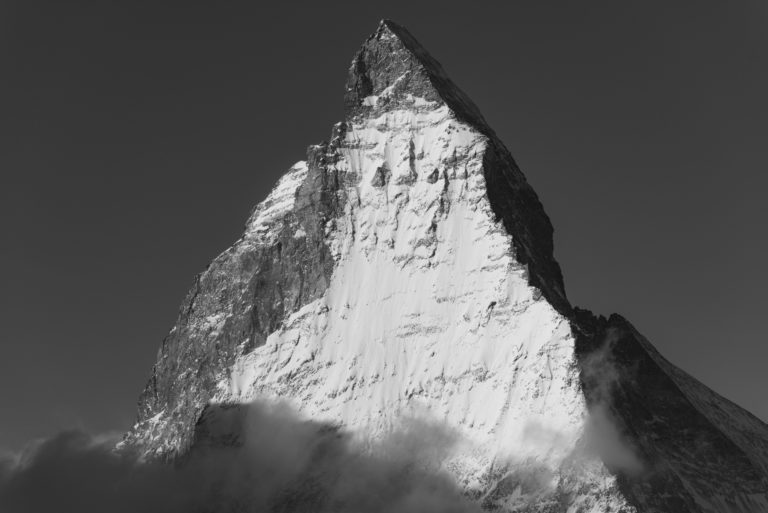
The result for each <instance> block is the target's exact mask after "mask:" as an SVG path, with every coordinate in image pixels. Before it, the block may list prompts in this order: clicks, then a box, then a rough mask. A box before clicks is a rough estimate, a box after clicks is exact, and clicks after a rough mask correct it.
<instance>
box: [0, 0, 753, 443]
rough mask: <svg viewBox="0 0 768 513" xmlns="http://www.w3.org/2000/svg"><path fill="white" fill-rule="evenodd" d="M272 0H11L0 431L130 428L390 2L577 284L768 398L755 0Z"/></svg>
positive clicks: (2, 24) (693, 365)
mask: <svg viewBox="0 0 768 513" xmlns="http://www.w3.org/2000/svg"><path fill="white" fill-rule="evenodd" d="M260 4H262V2H256V1H249V2H243V3H236V2H205V3H203V2H200V3H199V4H196V3H195V2H178V3H168V2H161V1H153V2H141V1H114V2H92V3H88V2H58V1H51V2H39V1H33V0H32V1H31V0H24V1H8V0H0V170H1V172H2V182H1V183H0V208H1V209H2V212H0V222H2V233H3V237H2V248H1V249H0V259H1V260H0V263H1V264H2V271H3V286H2V295H0V297H1V298H2V305H0V312H1V313H0V315H1V316H2V317H1V318H0V320H1V321H2V338H0V341H1V343H2V346H1V347H0V349H2V353H0V405H1V407H2V413H0V448H16V447H18V446H20V445H21V444H22V443H23V442H24V441H26V440H29V439H30V438H33V437H38V436H43V435H49V434H52V433H53V432H55V431H57V430H59V429H61V428H65V427H83V428H86V429H90V430H92V431H104V430H124V429H126V428H127V427H128V426H129V425H130V424H131V423H132V421H133V419H134V417H135V402H136V399H137V396H138V394H139V392H140V390H141V389H142V387H143V385H144V383H145V381H146V379H147V378H148V376H149V373H150V370H151V366H152V363H153V361H154V358H155V353H156V350H157V347H158V346H159V344H160V341H161V340H162V338H163V337H164V335H165V334H166V333H167V331H168V330H169V329H170V327H171V326H172V324H173V322H174V320H175V316H176V312H177V308H178V306H179V303H180V302H181V299H182V298H183V296H184V294H185V293H186V291H187V288H188V287H189V286H190V285H191V284H192V281H193V277H194V275H195V274H196V273H197V272H199V271H201V270H202V269H203V268H204V267H205V265H206V264H207V263H208V262H209V261H210V260H211V259H212V258H213V257H214V256H215V255H216V254H217V253H219V252H220V251H222V250H223V249H225V248H226V247H227V246H228V245H229V244H230V243H232V242H233V241H234V240H235V239H236V238H237V237H238V236H239V235H240V232H241V230H242V226H243V224H244V221H245V219H246V217H247V215H248V212H249V210H250V209H251V207H252V206H253V205H254V204H255V203H256V202H258V201H259V200H261V199H262V198H263V197H264V196H265V195H266V194H267V193H268V191H269V189H270V188H271V186H272V185H273V183H274V182H275V180H276V179H277V178H278V177H279V176H280V174H281V173H282V172H283V171H284V170H286V169H287V168H288V167H289V166H290V165H291V164H293V163H294V162H295V161H297V160H300V159H302V158H303V155H304V150H305V148H306V146H307V145H309V144H312V143H316V142H319V141H321V140H323V139H326V138H327V137H328V135H329V133H330V127H331V125H332V124H333V123H334V122H335V121H338V120H339V119H341V116H342V105H343V104H342V96H343V84H344V80H345V78H346V70H347V67H348V64H349V62H350V60H351V58H352V56H353V54H354V52H355V51H356V50H357V48H358V46H359V45H360V43H362V41H363V40H364V38H365V37H366V36H367V35H368V34H369V33H370V32H372V31H373V30H374V29H375V28H376V25H377V23H378V20H379V19H380V18H382V17H388V18H392V19H394V20H396V21H398V22H400V23H402V24H404V25H405V26H406V27H408V28H409V30H410V31H411V32H412V33H413V34H414V35H415V36H416V37H417V38H418V39H419V40H420V41H421V42H422V43H423V44H424V45H425V46H426V47H427V48H428V49H429V50H430V52H431V53H432V54H433V55H434V56H435V57H436V58H437V59H438V60H439V61H441V62H442V63H443V65H444V67H445V68H446V69H447V71H448V73H449V74H450V75H451V76H452V78H453V79H454V80H455V81H456V82H457V83H458V84H459V85H460V86H461V87H462V88H463V89H464V90H465V91H466V92H467V93H468V94H469V95H470V96H471V97H472V98H473V99H474V100H475V102H476V103H477V104H478V105H479V106H480V108H481V110H482V111H483V113H484V114H485V117H486V118H487V119H488V121H489V122H490V124H491V125H492V126H493V127H494V128H495V130H496V131H497V133H498V134H499V135H500V137H501V138H502V140H504V141H505V142H506V143H507V145H508V147H509V148H510V150H511V151H512V153H513V154H514V155H515V157H516V158H517V160H518V163H519V164H520V166H521V167H522V169H523V171H524V172H525V173H526V175H527V177H528V179H529V181H530V182H531V184H532V185H533V186H534V188H535V189H536V190H537V192H538V193H539V196H540V198H541V199H542V202H543V203H544V206H545V208H546V210H547V212H548V213H549V215H550V217H551V218H552V221H553V224H554V225H555V230H556V233H555V246H556V257H557V258H558V260H559V261H560V263H561V265H562V267H563V270H564V273H565V281H566V287H567V291H568V295H569V297H570V299H571V301H572V302H573V303H574V304H577V305H579V306H583V307H588V308H591V309H593V310H595V311H596V312H598V313H604V314H608V313H611V312H614V311H616V312H620V313H622V314H623V315H625V316H626V317H628V318H629V319H630V320H631V321H632V322H633V323H634V324H635V325H636V327H637V328H638V329H640V331H641V332H643V333H644V334H645V335H646V336H647V337H648V338H649V339H650V340H651V341H652V342H653V343H654V344H655V345H656V347H657V348H658V349H659V350H660V351H661V352H662V353H663V354H664V355H665V356H667V357H668V358H669V359H670V360H671V361H672V362H674V363H676V364H677V365H679V366H681V367H682V368H684V369H685V370H687V371H688V372H690V373H691V374H693V375H694V376H695V377H697V378H699V379H700V380H702V381H703V382H704V383H705V384H707V385H709V386H710V387H712V388H714V389H715V390H716V391H718V392H720V393H721V394H723V395H725V396H726V397H728V398H730V399H732V400H734V401H736V402H737V403H738V404H740V405H742V406H744V407H746V408H748V409H749V410H751V411H752V412H753V413H755V414H757V415H758V416H760V417H761V418H763V419H768V396H766V393H765V391H766V390H768V372H766V361H768V344H766V342H767V341H768V340H766V338H767V337H766V329H765V327H764V322H765V319H766V310H768V299H767V298H768V294H766V286H767V285H768V265H766V263H765V262H766V249H767V248H768V240H767V238H766V228H765V224H766V220H768V206H766V205H767V203H766V201H765V199H764V196H765V193H766V186H767V185H768V177H767V176H766V173H767V172H768V144H766V141H768V95H766V91H768V7H766V4H765V3H764V2H762V1H758V0H755V1H743V2H742V1H733V2H715V1H690V2H689V1H678V2H668V1H666V0H665V1H644V2H631V3H630V2H614V1H604V2H603V1H601V2H570V1H558V2H522V1H515V2H512V1H510V2H493V3H483V2H480V1H478V0H472V1H466V0H464V1H461V2H456V3H455V4H454V3H453V2H446V1H441V2H433V3H430V2H425V1H418V2H414V1H409V2H402V3H400V2H394V1H387V2H379V3H378V4H379V5H380V7H377V8H373V7H372V6H373V5H374V3H362V2H335V3H330V2H312V3H307V4H306V5H302V4H299V3H295V2H273V4H280V5H279V6H277V7H276V6H274V5H273V6H272V7H269V8H266V7H262V6H261V5H260ZM545 4H546V5H545Z"/></svg>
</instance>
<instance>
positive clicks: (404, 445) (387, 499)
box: [0, 403, 478, 513]
mask: <svg viewBox="0 0 768 513" xmlns="http://www.w3.org/2000/svg"><path fill="white" fill-rule="evenodd" d="M201 424H202V425H201V426H200V428H201V429H200V432H199V437H198V440H197V443H196V446H195V449H194V450H193V451H191V452H190V453H189V454H188V455H187V456H186V457H185V458H183V459H181V460H179V461H177V462H175V463H172V464H164V463H159V462H142V461H140V460H139V459H137V458H136V457H135V456H133V455H130V454H128V453H126V452H116V451H114V449H113V447H114V444H113V443H112V441H107V440H104V439H101V438H100V437H94V436H90V435H87V434H85V433H82V432H76V431H68V432H62V433H59V434H58V435H56V436H54V437H52V438H50V439H47V440H44V441H41V442H38V443H35V444H33V445H32V446H30V447H28V448H27V449H26V450H25V451H24V452H23V453H22V454H19V455H16V456H15V457H6V458H4V459H3V460H1V461H0V511H2V512H3V513H48V512H51V513H53V512H56V513H60V512H63V511H64V512H70V511H71V512H78V513H103V512H110V513H177V512H179V513H181V512H184V513H192V512H201V513H203V512H214V511H215V512H216V513H223V512H248V513H251V512H253V513H261V512H268V511H270V512H271V511H278V512H286V513H287V512H305V511H306V512H310V511H311V512H319V513H323V512H331V511H333V512H339V513H345V512H349V513H351V512H361V511H363V512H366V513H379V512H380V513H385V512H395V511H396V512H403V513H409V512H414V513H415V512H420V513H429V512H431V511H435V512H438V511H439V512H443V513H454V512H455V513H466V512H473V511H477V509H478V508H477V507H476V506H475V505H473V504H472V503H470V502H468V500H467V499H465V498H464V497H463V495H462V494H461V492H460V490H459V489H458V488H457V487H456V486H455V485H454V483H453V482H452V481H451V480H450V478H448V477H447V476H446V475H444V474H442V473H441V472H440V471H439V467H440V463H441V462H442V460H443V459H444V458H445V457H446V456H447V455H448V454H449V453H450V450H451V447H452V444H453V443H454V442H455V438H454V437H453V435H452V434H451V433H450V432H448V431H446V430H445V429H442V428H440V427H438V426H434V425H430V424H427V423H423V422H419V421H415V420H413V421H407V422H405V423H404V424H403V425H402V426H401V427H400V428H399V429H396V430H395V431H393V433H392V434H391V435H390V436H389V437H387V438H386V439H384V440H382V441H380V442H379V443H377V444H375V445H374V446H373V447H369V448H367V449H366V450H362V449H361V448H360V447H359V446H358V445H357V444H356V443H355V442H354V441H353V439H352V437H351V436H350V435H349V434H348V433H345V432H343V431H341V430H339V429H337V428H335V427H333V426H330V425H327V424H322V423H317V422H305V421H301V420H299V419H298V418H297V417H295V416H294V415H293V414H292V413H291V412H290V410H288V409H287V408H286V407H283V406H274V405H272V406H269V405H265V404H259V403H256V404H253V405H249V406H247V407H242V406H240V407H214V408H213V409H211V410H210V411H209V412H207V414H206V416H205V419H204V422H203V423H201ZM233 433H235V434H236V436H234V437H233V436H232V434H233Z"/></svg>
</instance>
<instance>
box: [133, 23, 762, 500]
mask: <svg viewBox="0 0 768 513" xmlns="http://www.w3.org/2000/svg"><path fill="white" fill-rule="evenodd" d="M253 400H268V401H285V402H288V403H290V404H291V405H292V406H293V407H294V408H295V410H296V411H298V412H299V414H300V415H301V416H302V417H305V418H307V419H312V420H314V421H321V422H328V423H331V424H334V425H338V426H341V427H343V428H344V429H346V430H348V431H349V432H351V433H352V434H353V435H354V436H355V438H356V439H357V440H358V441H359V442H360V444H361V445H363V446H364V445H365V444H370V443H375V441H376V440H378V439H380V438H382V437H385V436H387V434H388V433H390V432H391V431H392V430H393V429H395V428H396V427H397V426H398V425H400V424H401V423H402V421H403V419H413V418H419V419H424V420H427V421H429V422H433V423H435V422H437V423H440V424H441V425H444V426H446V427H447V428H448V429H450V430H451V431H452V432H453V433H454V434H455V436H456V437H457V438H458V439H459V440H460V443H458V444H456V445H455V447H454V449H453V450H452V451H451V453H450V454H448V455H447V456H446V457H445V458H444V459H442V460H441V461H440V462H439V466H440V468H441V470H442V471H444V472H447V473H448V474H449V475H451V476H452V477H453V478H454V479H455V481H456V483H457V484H458V485H459V486H460V487H461V488H462V489H463V490H464V491H465V492H466V494H467V495H468V496H469V497H472V498H473V499H475V500H477V501H478V502H479V503H480V504H481V505H482V506H483V507H486V508H489V509H500V510H502V511H563V512H566V511H568V512H576V511H580V512H595V513H597V512H605V511H614V512H618V511H624V512H633V511H639V512H655V511H660V512H661V511H665V512H672V511H674V512H689V511H690V512H712V513H714V512H718V513H720V512H734V513H735V512H744V513H747V512H757V511H768V495H767V493H766V491H767V490H768V478H767V477H766V476H768V427H766V425H765V424H763V423H762V422H760V421H759V420H757V419H756V418H754V417H752V416H751V415H749V414H748V413H747V412H745V411H743V410H741V409H740V408H738V407H737V406H735V405H733V404H731V403H730V402H728V401H726V400H725V399H723V398H721V397H719V396H717V395H716V394H714V393H713V392H711V391H710V390H708V389H707V388H706V387H704V386H703V385H701V384H700V383H698V382H696V381H695V380H694V379H693V378H691V377H689V376H687V375H686V374H685V373H683V372H682V371H680V370H679V369H677V368H675V367H674V366H672V365H671V364H669V363H668V362H666V360H664V359H663V358H662V357H661V356H660V355H659V354H658V353H657V352H656V351H655V350H654V349H653V347H652V346H651V345H650V344H649V343H648V342H647V341H646V340H645V339H643V338H642V336H640V335H639V334H638V333H637V332H636V331H635V330H634V328H632V327H631V325H629V323H627V322H626V321H625V320H623V319H622V318H620V317H618V316H614V317H611V318H610V319H604V318H596V317H594V316H592V315H591V314H589V313H588V312H585V311H582V310H578V309H573V308H572V307H571V306H570V304H569V303H568V300H567V299H566V296H565V292H564V288H563V284H562V277H561V274H560V269H559V267H558V265H557V263H556V262H555V260H554V258H553V256H552V227H551V225H550V222H549V219H548V218H547V216H546V214H545V213H544V211H543V209H542V207H541V205H540V203H539V201H538V199H537V197H536V194H535V193H534V192H533V190H532V189H531V188H530V186H529V185H528V184H527V182H526V181H525V178H524V177H523V175H522V173H521V172H520V171H519V169H518V168H517V166H516V164H515V163H514V160H513V159H512V157H511V156H510V155H509V152H508V151H507V150H506V148H504V146H503V144H502V143H501V142H500V141H499V140H498V138H497V137H496V136H495V134H494V133H493V131H492V130H491V129H490V128H489V127H488V126H487V124H486V123H485V121H484V120H483V118H482V116H481V115H480V113H479V111H478V110H477V108H476V107H475V106H474V104H473V103H472V102H471V101H470V100H469V99H468V98H467V97H466V96H465V95H464V94H463V93H462V92H461V91H460V90H459V89H458V88H457V87H456V86H455V85H454V84H453V83H452V82H451V81H450V80H449V79H448V78H447V76H446V75H445V73H444V72H443V70H442V68H441V67H440V65H439V64H438V63H437V62H436V61H435V60H434V59H433V58H432V57H430V56H429V55H428V54H427V53H426V51H425V50H424V49H423V48H422V47H421V46H419V44H418V43H417V42H416V41H415V40H414V39H413V37H412V36H410V34H408V33H407V32H406V31H405V30H404V29H403V28H401V27H399V26H397V25H395V24H394V23H391V22H382V23H381V25H380V26H379V28H378V29H377V31H376V32H375V33H374V34H373V35H371V36H370V38H369V39H368V40H367V41H366V42H365V44H364V45H363V47H362V49H361V50H360V52H359V53H358V54H357V55H356V57H355V59H354V60H353V62H352V66H351V68H350V72H349V80H348V83H347V94H346V119H345V121H343V122H342V123H339V124H337V125H336V126H335V127H334V129H333V133H332V137H331V140H330V142H328V143H323V144H321V145H318V146H312V147H310V149H309V151H308V155H307V160H306V161H302V162H299V163H297V164H295V165H294V166H293V167H292V168H291V169H290V170H289V171H288V172H287V173H286V174H285V175H284V176H283V177H282V178H281V180H280V181H279V183H278V184H277V186H276V187H275V188H274V190H273V191H272V193H271V194H270V195H269V196H268V197H267V199H265V200H264V201H263V202H262V203H260V204H259V205H258V206H257V207H256V208H255V210H254V212H253V214H252V215H251V218H250V219H249V220H248V223H247V226H246V230H245V233H244V235H243V236H242V238H241V239H240V240H238V241H237V242H236V243H235V244H234V245H233V246H232V247H231V248H229V249H228V250H226V251H225V252H224V253H222V254H221V255H220V256H219V257H217V258H216V259H215V260H214V261H213V262H212V263H211V265H210V266H209V267H208V269H207V270H206V271H205V272H203V273H202V274H201V275H199V276H198V278H197V281H196V283H195V286H194V287H193V289H192V291H191V292H190V294H189V295H188V296H187V298H186V299H185V301H184V304H183V305H182V308H181V311H180V314H179V319H178V321H177V323H176V326H175V327H174V328H173V330H172V331H171V333H170V334H169V335H168V337H167V338H166V340H165V341H164V342H163V345H162V347H161V349H160V352H159V355H158V361H157V363H156V365H155V368H154V372H153V376H152V378H151V380H150V382H149V384H148V385H147V388H146V390H145V392H144V393H143V394H142V397H141V399H140V410H139V420H138V423H137V424H136V426H135V427H134V429H133V430H132V431H131V433H129V435H128V436H127V438H126V443H127V444H128V445H132V446H134V447H136V448H138V449H139V450H141V451H142V452H143V453H145V454H147V455H155V456H169V455H177V454H181V453H183V452H184V451H186V450H187V449H188V448H189V446H190V445H191V444H192V442H193V439H194V437H195V430H196V427H197V428H198V429H199V426H200V423H201V422H202V423H204V422H205V420H204V415H203V413H204V411H205V409H206V407H207V406H209V405H215V404H246V403H249V402H251V401H253ZM201 419H202V420H201ZM530 476H536V478H535V479H532V478H531V477H530Z"/></svg>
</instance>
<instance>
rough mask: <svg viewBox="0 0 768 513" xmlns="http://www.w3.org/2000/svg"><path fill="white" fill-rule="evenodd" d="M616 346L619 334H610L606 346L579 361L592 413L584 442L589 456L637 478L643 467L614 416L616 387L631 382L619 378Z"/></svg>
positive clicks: (626, 378) (606, 339) (625, 377)
mask: <svg viewBox="0 0 768 513" xmlns="http://www.w3.org/2000/svg"><path fill="white" fill-rule="evenodd" d="M617 343H618V334H617V333H616V332H615V331H614V330H609V331H608V333H607V334H606V338H605V341H604V342H603V344H602V345H601V346H600V347H598V348H597V349H595V350H594V351H592V352H590V353H588V354H586V355H583V356H582V357H581V359H580V362H579V366H580V368H581V375H582V379H583V382H584V384H585V393H586V395H587V404H588V409H589V418H588V419H587V425H586V430H585V434H584V441H585V443H586V449H587V451H588V453H590V454H594V455H596V456H598V457H599V458H600V459H601V460H602V461H603V463H605V465H606V466H607V467H608V468H609V469H611V470H613V471H619V472H622V473H624V474H626V475H630V476H637V475H639V474H641V473H642V472H643V471H644V464H643V462H642V461H641V459H640V458H639V457H638V455H637V453H636V448H635V447H634V446H633V445H632V443H631V442H630V441H629V440H627V439H626V437H625V436H624V434H623V433H622V431H621V429H620V423H619V422H618V421H617V419H616V416H615V415H614V413H613V411H614V410H613V404H614V400H615V399H614V397H615V390H616V387H617V386H618V385H619V383H620V382H621V380H622V379H623V380H625V381H626V380H628V379H630V378H629V377H628V376H626V375H624V376H623V377H621V378H620V373H619V369H618V368H617V366H616V362H615V360H614V357H613V354H614V346H615V345H616V344H617Z"/></svg>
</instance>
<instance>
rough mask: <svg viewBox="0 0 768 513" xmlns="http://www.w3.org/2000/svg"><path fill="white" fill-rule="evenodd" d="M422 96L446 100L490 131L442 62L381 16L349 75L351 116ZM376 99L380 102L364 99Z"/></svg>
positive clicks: (460, 115) (461, 116)
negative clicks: (446, 71) (447, 72)
mask: <svg viewBox="0 0 768 513" xmlns="http://www.w3.org/2000/svg"><path fill="white" fill-rule="evenodd" d="M414 98H420V99H422V100H425V101H430V102H438V103H442V104H445V105H447V106H448V107H449V108H450V109H451V110H452V111H453V112H454V113H455V114H456V116H457V117H458V118H459V119H462V120H463V121H466V122H468V123H470V124H471V125H473V126H474V127H476V128H478V129H479V130H480V131H481V132H483V133H491V130H490V128H488V125H487V123H486V122H485V119H483V116H482V114H480V110H479V109H478V108H477V106H476V105H475V104H474V103H473V102H472V100H470V99H469V97H468V96H467V95H466V94H465V93H464V92H463V91H462V90H461V89H459V87H458V86H457V85H456V84H454V83H453V81H452V80H451V79H450V78H449V77H448V75H447V74H446V73H445V70H444V69H443V67H442V66H441V65H440V63H439V62H438V61H437V60H436V59H435V58H434V57H432V55H430V54H429V52H427V50H426V49H425V48H424V47H423V46H422V45H421V44H420V43H419V42H418V41H417V40H416V38H415V37H413V36H412V35H411V33H410V32H408V30H406V29H405V28H404V27H402V26H401V25H398V24H397V23H395V22H394V21H392V20H387V19H383V20H381V22H379V26H378V27H377V28H376V30H375V31H374V32H373V34H371V35H370V36H369V37H368V38H367V39H366V40H365V42H364V43H363V45H362V47H361V48H360V50H359V51H358V52H357V54H356V55H355V57H354V59H353V60H352V65H351V66H350V68H349V78H348V80H347V86H346V94H345V105H346V111H347V117H348V118H351V117H355V116H357V115H359V114H363V113H367V112H370V111H372V110H388V109H390V108H392V107H397V106H400V105H401V104H402V103H403V102H404V101H408V100H410V101H413V99H414ZM366 99H375V100H377V101H375V102H373V101H366Z"/></svg>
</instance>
